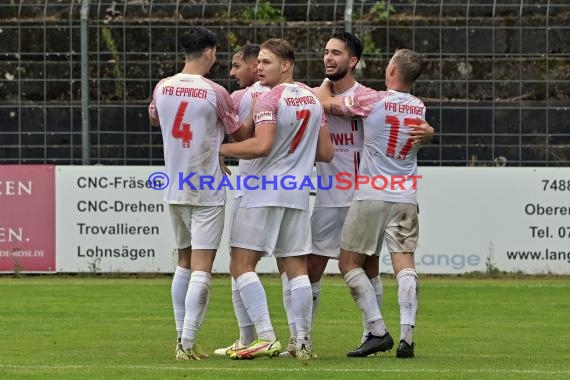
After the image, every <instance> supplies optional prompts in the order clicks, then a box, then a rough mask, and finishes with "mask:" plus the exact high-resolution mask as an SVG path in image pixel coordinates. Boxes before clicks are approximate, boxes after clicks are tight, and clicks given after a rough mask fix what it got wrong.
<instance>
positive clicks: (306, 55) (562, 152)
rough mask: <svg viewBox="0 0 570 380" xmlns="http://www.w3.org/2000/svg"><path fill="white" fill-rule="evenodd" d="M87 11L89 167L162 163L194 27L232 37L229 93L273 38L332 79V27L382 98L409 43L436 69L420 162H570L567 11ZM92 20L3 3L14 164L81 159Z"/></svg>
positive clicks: (260, 5)
mask: <svg viewBox="0 0 570 380" xmlns="http://www.w3.org/2000/svg"><path fill="white" fill-rule="evenodd" d="M88 3H89V8H88V10H89V14H88V16H89V17H88V22H87V28H86V29H84V30H87V35H86V36H85V37H86V38H85V39H84V41H87V46H85V47H86V52H87V54H88V55H87V56H86V57H87V58H88V61H87V62H88V64H87V65H86V67H85V69H86V70H87V71H86V72H87V73H88V89H89V91H88V92H89V93H88V98H83V100H88V103H89V104H88V112H87V114H86V115H85V116H86V118H88V119H86V120H88V121H89V135H88V136H89V141H90V143H89V150H88V151H89V155H90V159H89V163H90V164H115V165H161V164H163V155H162V138H161V135H160V131H159V129H157V128H153V127H151V126H150V125H149V123H148V117H147V105H148V103H149V100H150V98H151V93H152V89H153V88H154V86H155V84H156V83H157V82H158V80H159V79H161V78H162V77H165V76H169V75H172V74H174V73H176V72H178V71H179V70H180V69H181V68H182V66H183V55H182V53H181V52H180V51H179V46H178V43H177V41H178V36H179V35H180V34H181V33H183V32H184V30H185V28H187V27H188V26H190V25H202V26H206V27H208V28H210V29H211V30H213V31H214V32H216V34H217V35H218V38H219V46H218V63H217V65H216V66H215V67H214V69H213V70H212V72H211V74H210V78H211V79H213V80H214V81H216V82H218V83H220V84H222V85H224V86H226V87H227V88H228V89H229V90H230V91H231V90H235V89H236V84H235V83H233V81H232V80H231V79H230V78H229V69H230V67H229V65H230V61H231V55H232V52H233V51H234V50H235V49H237V48H238V47H239V46H240V45H243V44H245V43H260V42H263V41H264V40H265V39H267V38H270V37H281V38H286V39H288V40H289V41H290V42H291V43H292V44H293V46H294V47H295V49H296V51H295V54H296V58H297V60H296V71H295V75H296V77H295V79H296V80H299V81H304V82H306V83H308V84H310V85H318V84H319V83H320V82H321V81H322V79H323V63H322V54H323V49H324V46H325V44H326V41H327V40H328V38H329V36H330V35H331V34H332V33H333V32H334V31H339V30H344V29H345V28H349V29H351V30H352V31H353V32H354V33H356V34H358V35H359V36H360V38H361V39H362V40H363V42H364V48H365V54H364V59H363V65H362V66H363V67H362V70H361V71H360V73H359V75H360V76H359V78H360V81H361V82H362V83H363V84H365V85H368V86H370V87H373V88H376V89H383V83H384V68H385V66H386V64H387V62H388V59H389V57H390V56H391V54H393V52H394V50H395V49H396V48H402V47H406V48H410V49H415V50H418V51H420V52H422V53H423V54H425V56H426V58H427V61H428V65H427V67H426V70H425V71H424V73H423V74H422V76H421V77H420V79H419V80H418V81H417V83H416V85H415V88H414V89H413V92H414V93H415V94H416V95H418V96H419V97H421V98H422V99H424V101H425V103H426V105H427V107H428V112H427V118H428V121H429V122H430V123H431V124H432V125H433V126H434V127H435V128H436V131H437V138H436V140H435V141H434V142H433V144H430V145H428V146H426V147H424V148H423V149H422V150H421V151H420V156H419V161H420V164H423V165H458V166H504V165H509V166H567V164H568V158H569V156H570V154H569V153H570V128H569V123H568V120H570V100H569V99H570V80H569V78H570V59H569V58H570V3H569V2H568V1H567V0H535V1H527V0H495V1H493V0H445V1H444V0H418V1H413V0H393V1H388V0H385V1H358V0H356V1H354V2H352V1H350V2H344V1H331V0H328V1H311V0H309V1H304V2H301V1H298V2H297V1H232V0H227V1H221V0H220V1H203V0H202V1H198V0H194V1H192V0H190V1H168V0H163V1H153V0H122V1H120V0H117V1H89V2H88ZM80 16H81V1H77V0H76V1H73V0H49V1H48V0H19V1H16V0H5V1H2V2H1V3H0V41H1V42H0V131H1V132H0V163H3V164H10V163H48V164H81V163H82V162H83V161H82V142H83V138H82V102H81V101H82V91H81V69H82V66H81V48H82V46H81V41H82V38H81V34H82V28H81V21H80V18H81V17H80ZM346 16H348V18H347V19H345V17H346ZM86 95H87V94H86ZM85 141H87V140H85Z"/></svg>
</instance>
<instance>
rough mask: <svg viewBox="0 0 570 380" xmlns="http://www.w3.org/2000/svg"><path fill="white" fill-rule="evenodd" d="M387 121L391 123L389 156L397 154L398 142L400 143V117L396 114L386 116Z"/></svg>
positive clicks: (387, 153)
mask: <svg viewBox="0 0 570 380" xmlns="http://www.w3.org/2000/svg"><path fill="white" fill-rule="evenodd" d="M386 123H388V124H390V136H389V137H388V147H387V148H386V156H387V157H395V156H396V144H398V133H399V132H400V119H398V117H397V116H394V115H387V116H386Z"/></svg>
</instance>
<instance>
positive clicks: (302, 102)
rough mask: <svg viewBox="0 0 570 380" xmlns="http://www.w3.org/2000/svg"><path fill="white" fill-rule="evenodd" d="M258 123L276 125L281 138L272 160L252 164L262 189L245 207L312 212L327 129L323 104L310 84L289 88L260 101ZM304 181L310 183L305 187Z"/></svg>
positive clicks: (247, 194)
mask: <svg viewBox="0 0 570 380" xmlns="http://www.w3.org/2000/svg"><path fill="white" fill-rule="evenodd" d="M253 120H254V122H255V128H256V130H257V129H259V128H263V127H264V125H266V124H275V125H276V133H275V140H274V142H273V147H272V148H271V152H270V153H269V155H268V156H266V157H261V158H257V159H254V160H251V166H250V174H251V175H254V176H257V177H258V178H259V180H257V182H255V183H256V184H257V185H258V186H259V188H257V189H253V190H249V189H246V190H245V195H244V197H243V199H242V202H241V207H264V206H281V207H289V208H295V209H301V210H306V211H308V210H309V193H310V191H311V186H312V184H311V182H310V181H311V172H312V170H313V165H314V162H315V154H316V151H317V141H318V137H319V130H320V128H321V127H322V126H326V117H325V114H324V111H323V107H322V105H321V103H320V102H319V101H318V99H317V97H316V96H315V95H314V94H313V92H312V90H311V89H310V88H309V87H307V86H306V85H303V84H301V83H283V84H280V85H279V86H276V87H274V88H272V89H271V91H269V92H268V93H265V94H262V95H260V96H259V97H258V99H257V101H256V103H255V108H254V113H253ZM268 181H269V182H268ZM270 181H273V182H274V183H275V184H273V183H271V182H270ZM304 181H305V182H306V181H308V183H307V184H306V186H301V185H302V184H303V182H304ZM264 182H265V183H264ZM250 185H253V182H250ZM283 185H285V187H286V188H290V187H294V189H291V190H287V189H285V188H284V187H283ZM299 188H301V189H300V190H299Z"/></svg>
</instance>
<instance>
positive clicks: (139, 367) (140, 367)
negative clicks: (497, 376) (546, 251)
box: [0, 364, 570, 375]
mask: <svg viewBox="0 0 570 380" xmlns="http://www.w3.org/2000/svg"><path fill="white" fill-rule="evenodd" d="M0 369H13V370H18V369H25V370H78V369H79V370H81V369H84V370H99V369H106V370H109V369H111V370H112V369H120V370H125V369H127V370H128V369H131V370H161V371H162V370H167V371H188V370H191V371H221V372H236V371H237V372H364V373H366V372H378V370H379V369H378V368H307V367H304V368H227V367H221V368H218V367H192V366H176V367H174V366H156V367H154V366H148V365H104V366H99V365H98V366H86V365H17V364H0ZM382 372H383V373H386V372H393V373H447V374H449V373H459V374H461V373H467V374H470V373H504V374H529V375H568V374H570V370H554V371H553V370H541V369H485V368H480V369H457V370H454V369H422V368H418V369H387V368H382Z"/></svg>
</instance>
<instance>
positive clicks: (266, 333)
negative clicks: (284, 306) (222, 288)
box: [236, 272, 276, 340]
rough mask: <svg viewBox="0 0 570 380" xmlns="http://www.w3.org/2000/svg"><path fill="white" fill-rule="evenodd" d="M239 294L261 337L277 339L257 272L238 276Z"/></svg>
mask: <svg viewBox="0 0 570 380" xmlns="http://www.w3.org/2000/svg"><path fill="white" fill-rule="evenodd" d="M236 284H237V287H238V289H239V294H240V295H241V299H242V301H243V304H244V306H245V309H246V310H247V314H248V315H249V319H250V320H251V321H252V322H253V323H254V324H255V331H256V332H257V336H258V337H259V338H260V339H264V340H275V339H276V337H275V331H274V330H273V326H272V325H271V319H270V318H269V308H268V306H267V296H266V295H265V289H263V285H261V281H259V277H257V273H255V272H247V273H244V274H242V275H241V276H239V277H238V278H236Z"/></svg>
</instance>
